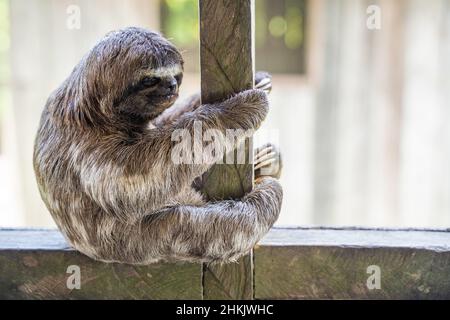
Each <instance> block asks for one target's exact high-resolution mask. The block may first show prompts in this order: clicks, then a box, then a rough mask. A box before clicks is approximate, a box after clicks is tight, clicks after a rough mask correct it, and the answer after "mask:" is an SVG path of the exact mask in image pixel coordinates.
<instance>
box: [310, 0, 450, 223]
mask: <svg viewBox="0 0 450 320" xmlns="http://www.w3.org/2000/svg"><path fill="white" fill-rule="evenodd" d="M309 4H310V12H309V14H310V17H311V20H310V24H309V25H310V29H309V37H308V38H309V42H310V46H309V48H310V52H309V55H310V65H309V72H310V74H309V75H310V77H311V80H312V83H313V84H314V85H315V88H316V106H315V112H316V114H315V118H316V122H315V135H314V139H315V141H314V146H315V152H314V165H315V170H314V172H315V178H314V209H313V211H314V221H313V223H317V224H327V225H329V224H340V225H343V224H344V225H354V224H363V225H390V226H414V225H415V226H442V227H443V226H448V225H449V224H450V99H449V98H450V83H449V81H450V72H449V60H450V52H449V46H450V1H447V0H433V1H426V0H377V1H372V0H370V1H369V0H335V1H327V0H311V1H310V2H309ZM369 5H378V6H379V7H380V9H381V29H380V30H369V29H368V28H367V27H366V20H367V17H368V15H367V14H366V9H367V7H368V6H369Z"/></svg>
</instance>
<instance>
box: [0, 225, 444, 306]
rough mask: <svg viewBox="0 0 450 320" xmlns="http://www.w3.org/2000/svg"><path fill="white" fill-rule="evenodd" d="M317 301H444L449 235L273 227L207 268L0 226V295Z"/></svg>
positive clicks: (51, 232) (39, 231)
mask: <svg viewBox="0 0 450 320" xmlns="http://www.w3.org/2000/svg"><path fill="white" fill-rule="evenodd" d="M76 277H78V279H76ZM78 280H79V281H80V282H79V286H77V283H76V281H78ZM315 298H318V299H373V298H376V299H449V298H450V232H449V230H375V229H330V228H310V229H308V228H274V229H272V230H271V231H270V232H269V234H268V235H267V236H266V237H265V238H264V239H263V241H261V243H260V244H259V245H258V246H257V247H256V248H255V249H254V250H253V252H252V255H249V256H247V257H245V258H244V259H242V260H241V261H240V262H239V263H235V264H229V265H223V266H214V267H213V268H210V267H209V266H207V265H201V264H188V263H183V264H181V263H180V264H168V263H158V264H153V265H149V266H132V265H124V264H116V263H113V264H107V263H102V262H97V261H94V260H91V259H90V258H88V257H86V256H84V255H82V254H80V253H78V252H76V251H75V250H73V249H71V248H70V247H69V246H68V245H67V243H66V242H65V240H64V239H63V237H62V236H61V234H60V233H59V232H58V231H57V230H42V229H0V299H315Z"/></svg>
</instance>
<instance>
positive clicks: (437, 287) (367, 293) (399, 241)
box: [254, 228, 450, 299]
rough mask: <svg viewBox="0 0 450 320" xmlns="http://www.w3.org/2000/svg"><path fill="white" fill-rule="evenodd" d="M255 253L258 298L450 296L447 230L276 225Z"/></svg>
mask: <svg viewBox="0 0 450 320" xmlns="http://www.w3.org/2000/svg"><path fill="white" fill-rule="evenodd" d="M254 255H255V298H256V299H449V298H450V232H449V231H448V230H442V231H432V230H381V229H380V230H376V229H367V230H361V229H301V228H293V229H272V230H271V232H270V233H269V234H268V235H267V237H266V238H265V239H264V240H263V241H262V243H261V245H260V246H259V247H258V248H256V249H255V252H254ZM370 266H375V268H376V267H378V268H379V271H380V274H379V275H380V278H379V279H380V288H379V289H377V288H374V287H371V288H369V287H368V286H367V281H368V280H369V277H370V276H372V272H373V270H374V269H371V267H370ZM372 268H373V267H372ZM368 272H370V273H368Z"/></svg>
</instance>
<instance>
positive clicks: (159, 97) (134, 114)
mask: <svg viewBox="0 0 450 320" xmlns="http://www.w3.org/2000/svg"><path fill="white" fill-rule="evenodd" d="M182 79H183V67H182V65H180V64H172V65H169V66H165V67H159V68H157V69H152V68H148V69H144V70H141V71H139V72H137V74H136V75H135V80H134V81H133V82H132V83H131V84H130V85H129V87H128V88H127V89H126V92H125V94H124V96H123V98H122V99H121V101H120V102H119V104H118V106H116V107H117V108H118V109H119V112H120V113H121V114H122V115H124V116H127V117H130V118H131V119H133V120H135V121H149V120H152V119H154V118H156V117H157V116H158V115H160V114H161V113H162V112H163V111H164V110H165V109H167V108H169V107H170V106H172V105H173V103H174V102H175V100H176V99H177V98H178V89H179V87H180V85H181V81H182Z"/></svg>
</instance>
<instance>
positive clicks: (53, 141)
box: [34, 28, 282, 264]
mask: <svg viewBox="0 0 450 320" xmlns="http://www.w3.org/2000/svg"><path fill="white" fill-rule="evenodd" d="M182 68H183V60H182V57H181V55H180V53H179V52H178V51H177V49H176V48H175V47H174V46H173V45H172V44H171V43H170V42H168V41H167V40H166V39H164V38H163V37H162V36H161V35H159V34H157V33H154V32H151V31H148V30H144V29H140V28H127V29H123V30H120V31H115V32H112V33H110V34H108V35H106V36H105V37H104V38H103V39H102V40H101V41H100V42H99V43H98V44H97V45H95V47H94V48H93V49H92V50H91V51H90V52H88V53H87V55H86V56H85V57H84V58H83V59H82V60H81V61H80V63H79V64H78V65H77V66H76V67H75V68H74V70H73V72H72V73H71V75H70V76H69V78H68V79H67V80H66V81H65V82H64V83H63V84H62V85H61V86H60V87H59V88H58V89H57V90H56V91H55V92H53V94H52V95H51V96H50V97H49V99H48V101H47V104H46V106H45V109H44V111H43V114H42V118H41V122H40V127H39V130H38V133H37V138H36V142H35V150H34V168H35V172H36V177H37V182H38V185H39V189H40V192H41V195H42V198H43V200H44V202H45V204H46V206H47V208H48V209H49V211H50V212H51V214H52V216H53V218H54V220H55V221H56V223H57V225H58V226H59V228H60V230H61V231H62V233H63V234H64V235H65V237H66V238H67V240H68V241H69V242H70V244H71V245H73V247H75V248H76V249H77V250H79V251H81V252H82V253H84V254H86V255H88V256H89V257H92V258H94V259H97V260H102V261H107V262H113V261H115V262H122V263H132V264H148V263H152V262H156V261H159V260H165V261H170V260H184V261H197V262H222V261H233V260H235V259H237V258H238V257H240V256H241V255H243V254H245V253H247V252H248V251H249V250H250V249H251V248H252V247H253V246H254V245H255V243H256V242H257V241H258V240H259V239H260V238H261V237H262V236H263V235H264V234H265V233H266V232H267V231H268V230H269V228H270V227H271V226H272V225H273V223H274V222H275V220H276V219H277V217H278V214H279V212H280V207H281V201H282V189H281V186H280V184H279V183H278V182H277V180H276V179H274V178H272V177H260V178H258V179H257V181H256V184H255V188H254V190H253V191H252V192H250V193H249V194H247V195H246V196H244V197H243V198H242V199H241V200H239V201H232V200H229V201H220V202H213V203H206V202H205V201H204V200H203V199H202V196H201V195H200V193H198V192H197V191H196V190H195V189H194V188H193V187H192V183H193V181H194V179H195V178H196V177H198V176H200V175H202V174H203V173H204V172H205V171H206V170H207V169H208V168H209V167H210V165H206V164H205V165H185V164H182V165H176V164H174V163H173V162H172V161H171V148H172V146H173V142H172V141H171V134H172V132H173V131H174V130H175V129H178V128H187V129H189V130H191V129H192V127H193V123H194V121H195V120H200V121H202V123H203V129H205V130H206V129H211V128H214V129H219V130H223V131H224V130H225V129H228V128H236V129H243V130H254V129H257V128H258V127H259V126H260V124H261V122H262V121H263V120H264V118H265V117H266V114H267V111H268V101H267V98H266V94H265V93H264V92H263V91H261V90H248V91H245V92H242V93H239V94H237V95H235V96H234V97H231V98H230V99H228V100H225V101H223V102H221V103H217V104H207V105H199V103H198V99H195V98H194V99H192V100H191V101H190V103H188V104H184V105H173V103H174V101H175V98H176V96H177V92H178V86H179V85H180V83H181V75H182V74H181V72H182ZM142 79H144V80H142ZM155 79H156V80H155ZM173 79H176V83H175V82H173ZM171 81H172V82H171ZM155 82H156V84H155ZM167 83H171V84H172V85H171V86H169V85H168V84H167ZM168 88H169V89H168ZM172 105H173V106H172ZM164 110H165V112H163V111H164ZM150 122H153V123H155V125H154V126H153V127H152V128H149V123H150Z"/></svg>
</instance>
